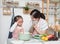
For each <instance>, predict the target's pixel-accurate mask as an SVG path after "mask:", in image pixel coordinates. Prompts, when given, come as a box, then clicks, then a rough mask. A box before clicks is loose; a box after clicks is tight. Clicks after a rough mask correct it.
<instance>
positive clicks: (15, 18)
mask: <svg viewBox="0 0 60 44" xmlns="http://www.w3.org/2000/svg"><path fill="white" fill-rule="evenodd" d="M20 18H21V19H23V18H22V16H20V15H17V16H15V17H14V22H17V21H18V20H19V19H20Z"/></svg>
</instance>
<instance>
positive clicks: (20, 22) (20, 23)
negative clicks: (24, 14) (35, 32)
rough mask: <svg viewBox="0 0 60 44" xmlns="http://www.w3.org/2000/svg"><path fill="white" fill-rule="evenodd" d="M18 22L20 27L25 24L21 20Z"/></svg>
mask: <svg viewBox="0 0 60 44" xmlns="http://www.w3.org/2000/svg"><path fill="white" fill-rule="evenodd" d="M17 22H18V25H19V26H22V24H23V19H22V18H20V19H19V20H18V21H17Z"/></svg>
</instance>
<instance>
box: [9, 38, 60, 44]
mask: <svg viewBox="0 0 60 44" xmlns="http://www.w3.org/2000/svg"><path fill="white" fill-rule="evenodd" d="M8 44H60V39H59V40H57V41H41V40H37V39H31V40H29V41H22V40H13V39H8Z"/></svg>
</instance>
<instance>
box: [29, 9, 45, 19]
mask: <svg viewBox="0 0 60 44" xmlns="http://www.w3.org/2000/svg"><path fill="white" fill-rule="evenodd" d="M30 15H32V16H33V17H34V18H43V19H45V15H44V14H43V13H41V12H40V11H39V10H37V9H34V10H32V11H31V13H30Z"/></svg>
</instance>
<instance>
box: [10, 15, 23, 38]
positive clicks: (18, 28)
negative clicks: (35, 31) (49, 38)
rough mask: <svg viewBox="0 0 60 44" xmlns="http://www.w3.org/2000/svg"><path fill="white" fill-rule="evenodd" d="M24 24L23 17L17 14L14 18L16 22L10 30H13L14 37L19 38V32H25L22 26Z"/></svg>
mask: <svg viewBox="0 0 60 44" xmlns="http://www.w3.org/2000/svg"><path fill="white" fill-rule="evenodd" d="M22 24H23V18H22V17H21V16H19V15H18V16H16V17H15V18H14V24H13V26H12V27H11V29H10V32H12V38H14V39H18V35H19V33H24V29H23V27H22Z"/></svg>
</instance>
